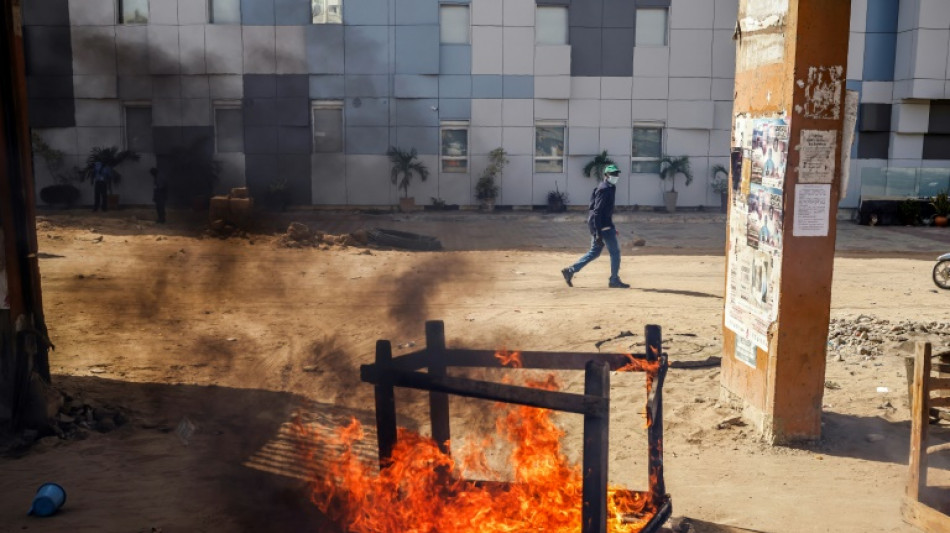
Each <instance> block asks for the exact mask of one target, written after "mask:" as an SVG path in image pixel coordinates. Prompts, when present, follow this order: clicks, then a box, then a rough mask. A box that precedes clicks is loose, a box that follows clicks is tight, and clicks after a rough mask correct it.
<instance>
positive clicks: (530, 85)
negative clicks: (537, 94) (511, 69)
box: [502, 76, 534, 98]
mask: <svg viewBox="0 0 950 533" xmlns="http://www.w3.org/2000/svg"><path fill="white" fill-rule="evenodd" d="M502 96H503V97H504V98H534V76H504V77H503V78H502Z"/></svg>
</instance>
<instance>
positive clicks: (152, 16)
mask: <svg viewBox="0 0 950 533" xmlns="http://www.w3.org/2000/svg"><path fill="white" fill-rule="evenodd" d="M148 23H149V24H162V25H166V26H177V25H178V0H149V1H148Z"/></svg>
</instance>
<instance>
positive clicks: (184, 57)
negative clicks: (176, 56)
mask: <svg viewBox="0 0 950 533" xmlns="http://www.w3.org/2000/svg"><path fill="white" fill-rule="evenodd" d="M179 44H180V47H181V52H180V53H181V72H182V74H204V73H205V72H207V68H206V67H205V27H204V26H198V25H193V26H182V27H180V28H179Z"/></svg>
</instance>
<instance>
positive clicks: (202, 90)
mask: <svg viewBox="0 0 950 533" xmlns="http://www.w3.org/2000/svg"><path fill="white" fill-rule="evenodd" d="M210 96H211V87H210V83H209V80H208V76H182V77H181V97H182V98H209V97H210Z"/></svg>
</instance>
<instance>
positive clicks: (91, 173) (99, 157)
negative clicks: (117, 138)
mask: <svg viewBox="0 0 950 533" xmlns="http://www.w3.org/2000/svg"><path fill="white" fill-rule="evenodd" d="M138 160H139V154H137V153H136V152H133V151H132V150H119V148H118V147H117V146H110V147H108V148H101V147H98V146H97V147H95V148H93V149H92V150H91V151H90V152H89V157H87V158H86V166H85V167H83V168H82V169H80V171H79V172H80V175H81V176H82V179H84V180H85V179H88V180H89V181H90V182H92V181H94V180H95V173H96V164H97V163H98V164H99V165H100V168H104V169H107V170H106V172H105V175H106V176H108V179H107V181H106V189H107V191H108V194H107V195H106V201H107V205H108V206H109V208H110V209H115V208H117V207H118V206H119V195H118V194H116V193H115V192H114V188H115V187H117V186H118V185H119V183H121V182H122V174H119V171H118V170H116V168H117V167H118V166H119V165H121V164H122V163H125V162H126V161H138Z"/></svg>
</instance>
